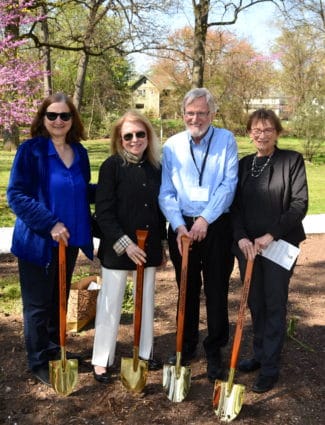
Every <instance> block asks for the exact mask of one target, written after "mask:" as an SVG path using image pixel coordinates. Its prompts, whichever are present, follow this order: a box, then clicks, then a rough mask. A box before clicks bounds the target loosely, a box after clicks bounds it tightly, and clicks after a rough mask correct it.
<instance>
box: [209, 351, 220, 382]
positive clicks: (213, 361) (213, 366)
mask: <svg viewBox="0 0 325 425" xmlns="http://www.w3.org/2000/svg"><path fill="white" fill-rule="evenodd" d="M207 375H208V380H209V381H210V382H214V381H215V380H216V379H223V369H222V367H221V357H220V356H217V357H214V358H208V363H207Z"/></svg>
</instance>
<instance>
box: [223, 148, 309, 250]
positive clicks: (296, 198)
mask: <svg viewBox="0 0 325 425" xmlns="http://www.w3.org/2000/svg"><path fill="white" fill-rule="evenodd" d="M253 158H254V155H248V156H246V157H244V158H242V159H241V160H240V161H239V179H238V186H237V192H236V196H235V200H234V203H233V205H232V208H231V212H232V222H233V228H234V232H233V234H234V239H235V241H236V242H238V241H239V240H240V239H242V238H248V239H251V238H250V236H249V235H248V234H247V231H246V229H245V222H244V220H243V215H242V211H243V204H244V202H245V199H243V196H242V189H243V187H244V185H245V183H246V180H247V177H248V175H249V173H250V171H251V165H252V161H253ZM264 172H267V173H268V185H267V190H266V192H265V197H268V201H269V202H270V203H271V208H272V222H270V223H269V228H268V230H267V232H266V233H270V234H271V235H272V236H273V237H274V239H275V240H277V239H283V240H285V241H287V242H289V243H292V244H294V245H297V246H298V244H299V242H301V241H302V240H304V239H305V238H306V235H305V232H304V228H303V225H302V220H303V218H304V217H305V215H306V213H307V209H308V189H307V179H306V171H305V164H304V160H303V157H302V155H301V154H300V153H298V152H295V151H290V150H282V149H279V148H275V152H274V154H273V156H272V159H271V163H270V166H269V167H267V168H266V169H265V171H264ZM253 207H254V206H253Z"/></svg>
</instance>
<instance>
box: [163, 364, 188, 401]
mask: <svg viewBox="0 0 325 425" xmlns="http://www.w3.org/2000/svg"><path fill="white" fill-rule="evenodd" d="M190 386H191V368H190V367H189V366H180V367H178V368H177V366H174V365H164V368H163V388H164V390H165V391H166V393H167V397H168V399H169V400H170V401H174V402H176V403H179V402H181V401H183V400H184V399H185V397H186V396H187V394H188V392H189V390H190Z"/></svg>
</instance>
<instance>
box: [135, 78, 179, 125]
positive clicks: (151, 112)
mask: <svg viewBox="0 0 325 425" xmlns="http://www.w3.org/2000/svg"><path fill="white" fill-rule="evenodd" d="M173 90H174V89H173V85H172V83H171V80H170V78H169V76H168V75H161V74H160V75H159V77H155V76H148V75H141V76H140V77H139V78H138V79H137V80H136V81H135V82H134V83H133V84H132V85H131V93H132V94H131V107H132V108H134V109H139V110H140V112H141V113H145V114H146V115H147V116H150V117H152V118H160V117H161V118H169V116H168V115H169V114H168V112H167V111H166V110H165V109H166V108H164V106H165V104H166V103H167V102H166V101H167V98H169V96H170V95H171V94H172V92H173Z"/></svg>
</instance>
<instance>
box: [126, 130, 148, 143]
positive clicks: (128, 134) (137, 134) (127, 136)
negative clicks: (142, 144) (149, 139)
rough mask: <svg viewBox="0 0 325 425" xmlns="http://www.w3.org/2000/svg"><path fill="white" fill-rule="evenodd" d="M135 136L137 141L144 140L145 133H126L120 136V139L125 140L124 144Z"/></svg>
mask: <svg viewBox="0 0 325 425" xmlns="http://www.w3.org/2000/svg"><path fill="white" fill-rule="evenodd" d="M134 134H135V137H136V138H137V139H144V138H145V137H146V132H145V131H137V132H136V133H126V134H124V135H123V136H122V139H123V140H125V141H126V142H129V141H130V140H132V139H133V135H134Z"/></svg>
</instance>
